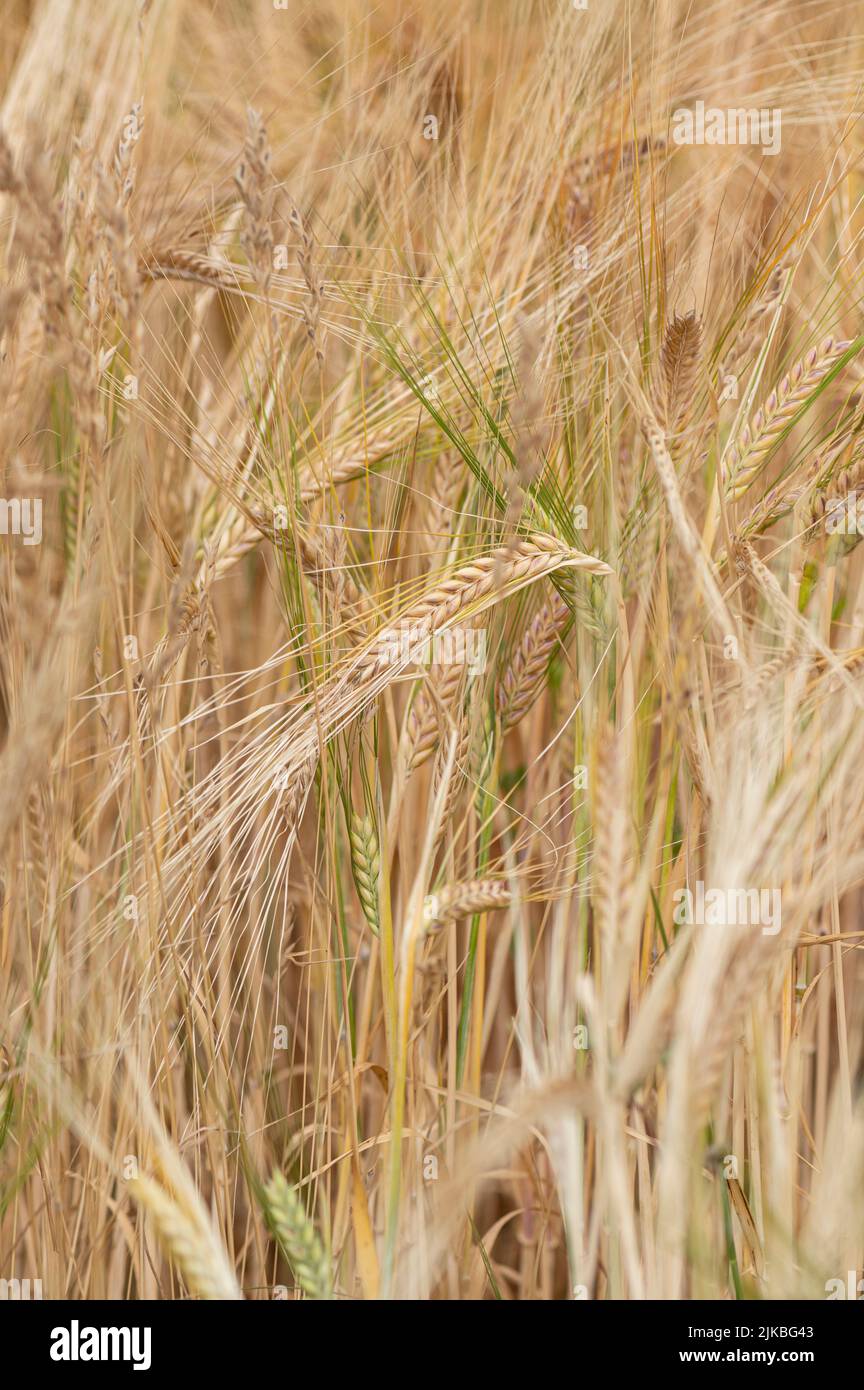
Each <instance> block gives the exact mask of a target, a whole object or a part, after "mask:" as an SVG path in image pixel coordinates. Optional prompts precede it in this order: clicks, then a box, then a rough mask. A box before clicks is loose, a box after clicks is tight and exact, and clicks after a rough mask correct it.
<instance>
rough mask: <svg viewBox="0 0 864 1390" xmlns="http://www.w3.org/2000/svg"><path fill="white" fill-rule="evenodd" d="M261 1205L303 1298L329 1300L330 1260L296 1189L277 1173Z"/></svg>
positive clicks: (330, 1288) (331, 1291)
mask: <svg viewBox="0 0 864 1390" xmlns="http://www.w3.org/2000/svg"><path fill="white" fill-rule="evenodd" d="M262 1202H263V1206H264V1210H265V1213H266V1215H267V1220H268V1222H269V1223H270V1229H271V1230H272V1232H273V1234H274V1236H275V1237H276V1240H277V1242H278V1243H279V1246H280V1247H281V1249H282V1252H283V1254H284V1255H285V1257H286V1259H287V1260H288V1262H289V1263H290V1265H291V1268H292V1269H293V1271H294V1274H295V1276H296V1278H297V1282H298V1284H299V1285H300V1287H301V1289H302V1290H303V1292H304V1293H305V1295H306V1297H307V1298H312V1299H318V1300H320V1299H331V1298H332V1297H333V1280H332V1277H331V1273H330V1260H329V1257H328V1255H327V1252H326V1250H325V1249H324V1244H323V1242H322V1240H321V1237H320V1236H319V1234H318V1232H317V1231H316V1230H315V1227H314V1226H313V1224H312V1222H311V1221H310V1219H309V1217H308V1216H307V1215H306V1209H305V1207H304V1206H303V1203H302V1201H301V1199H300V1196H299V1194H298V1191H297V1188H296V1187H291V1186H290V1184H289V1183H287V1182H286V1180H285V1178H284V1177H283V1176H282V1174H281V1173H279V1172H276V1173H274V1174H273V1176H272V1178H271V1179H270V1181H269V1183H268V1184H267V1186H266V1187H265V1188H264V1190H263V1194H262Z"/></svg>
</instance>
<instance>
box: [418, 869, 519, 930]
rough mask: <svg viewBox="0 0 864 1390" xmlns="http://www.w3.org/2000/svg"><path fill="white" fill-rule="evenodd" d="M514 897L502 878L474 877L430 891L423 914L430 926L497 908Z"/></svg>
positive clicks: (503, 905)
mask: <svg viewBox="0 0 864 1390" xmlns="http://www.w3.org/2000/svg"><path fill="white" fill-rule="evenodd" d="M512 901H513V893H512V891H511V889H510V886H509V884H507V883H506V882H505V881H504V879H503V878H475V879H471V880H470V881H469V882H466V883H451V884H449V885H448V887H446V888H441V889H439V891H438V892H437V893H430V894H429V896H428V897H427V898H426V900H425V902H424V904H423V917H424V919H425V921H426V925H427V926H428V927H438V926H441V925H442V923H444V922H458V921H459V920H460V919H461V918H463V917H473V916H474V914H475V913H478V912H494V911H495V910H496V909H497V908H501V907H507V906H509V904H510V903H511V902H512Z"/></svg>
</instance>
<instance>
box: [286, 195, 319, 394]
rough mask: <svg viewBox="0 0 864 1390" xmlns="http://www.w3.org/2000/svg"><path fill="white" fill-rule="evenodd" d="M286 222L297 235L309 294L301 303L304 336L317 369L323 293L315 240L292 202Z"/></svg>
mask: <svg viewBox="0 0 864 1390" xmlns="http://www.w3.org/2000/svg"><path fill="white" fill-rule="evenodd" d="M288 221H289V222H290V224H291V226H292V227H293V229H294V231H295V232H296V233H297V237H298V240H299V246H298V248H297V260H298V262H299V265H300V273H301V275H302V276H303V279H304V281H305V283H306V289H307V290H308V292H309V297H308V299H306V300H304V302H303V311H302V312H303V322H304V324H305V326H306V336H307V338H308V339H309V342H310V344H311V345H312V348H313V349H314V352H315V356H316V358H317V360H318V365H319V367H321V366H323V365H324V352H323V349H322V347H321V340H320V334H319V326H320V321H321V300H322V298H323V291H322V288H321V280H320V277H319V275H318V271H317V268H316V265H315V238H314V237H313V235H312V228H311V227H310V225H309V221H308V218H305V217H303V216H302V215H301V213H300V210H299V208H298V207H297V206H296V205H295V204H294V203H293V202H292V203H290V207H289V213H288Z"/></svg>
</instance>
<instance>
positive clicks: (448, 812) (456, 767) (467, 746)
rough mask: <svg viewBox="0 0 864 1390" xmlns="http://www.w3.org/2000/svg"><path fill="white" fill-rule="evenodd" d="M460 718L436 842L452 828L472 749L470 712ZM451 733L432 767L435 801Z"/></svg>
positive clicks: (443, 741)
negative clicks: (454, 812) (451, 823)
mask: <svg viewBox="0 0 864 1390" xmlns="http://www.w3.org/2000/svg"><path fill="white" fill-rule="evenodd" d="M457 718H458V719H459V725H458V734H457V742H456V756H455V757H454V759H453V766H452V767H451V769H450V780H449V782H448V783H447V790H446V792H445V795H444V805H443V806H442V808H441V819H440V821H439V823H438V835H437V839H436V844H440V843H441V841H442V840H443V838H444V836H445V835H446V833H447V831H448V830H449V829H451V825H450V822H451V820H452V818H453V810H454V807H455V805H456V801H457V799H458V796H459V792H460V790H461V787H462V783H463V781H464V780H465V765H466V761H467V758H468V754H469V752H470V750H471V720H470V718H469V717H468V712H467V710H466V711H460V712H459V713H458V715H457ZM450 737H451V736H450V734H449V733H448V734H445V736H444V738H442V740H441V742H440V744H439V746H438V752H437V754H436V757H435V763H434V766H433V769H432V800H433V801H435V799H436V797H437V796H438V791H439V788H440V786H441V782H442V779H443V777H444V776H445V773H446V768H447V758H448V755H449V751H450Z"/></svg>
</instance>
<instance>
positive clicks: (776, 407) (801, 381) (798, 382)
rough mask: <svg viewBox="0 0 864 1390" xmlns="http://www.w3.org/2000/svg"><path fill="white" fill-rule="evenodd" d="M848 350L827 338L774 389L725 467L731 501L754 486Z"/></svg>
mask: <svg viewBox="0 0 864 1390" xmlns="http://www.w3.org/2000/svg"><path fill="white" fill-rule="evenodd" d="M848 347H849V343H848V342H847V341H843V340H841V341H839V342H838V341H836V340H835V339H834V338H826V339H825V340H824V342H823V343H822V344H821V345H820V346H819V347H818V348H811V350H810V352H808V354H807V356H806V357H804V358H802V360H801V361H800V362H798V363H796V365H795V366H794V367H793V369H792V371H791V372H789V373H788V374H787V375H786V376H784V378H783V380H782V381H781V382H780V384H779V386H777V387H775V389H774V390H773V391H772V392H771V394H770V396H769V397H768V399H767V401H766V402H765V404H764V406H761V407H760V409H759V410H757V412H756V414H755V415H754V416H753V419H752V421H751V422H750V424H749V425H745V427H744V429H743V430H742V431H741V434H740V436H739V438H738V439H737V440H736V441H735V444H734V445H733V447H732V450H731V452H730V454H729V461H728V464H727V468H726V494H727V496H728V498H729V500H730V501H731V502H737V501H738V500H739V498H741V497H743V496H744V494H745V492H747V490H748V488H750V487H751V486H752V484H753V482H754V481H755V479H756V478H757V476H758V474H759V470H760V468H761V467H762V464H763V463H764V461H765V458H766V457H767V455H768V454H769V453H770V452H771V450H772V449H773V448H774V445H775V444H776V443H777V441H778V439H779V438H780V436H781V435H782V433H783V431H784V430H785V429H786V428H787V426H788V425H789V423H790V421H791V420H792V419H794V417H795V415H796V413H797V412H798V410H799V409H800V407H801V406H802V405H803V404H804V402H805V401H806V400H807V397H808V396H809V395H810V393H811V392H812V391H814V390H815V388H816V387H817V386H818V385H819V383H820V381H821V380H822V378H823V377H824V376H825V374H826V373H827V372H828V371H829V370H830V368H831V367H832V366H833V364H834V363H835V362H836V361H837V359H838V358H839V357H842V355H843V353H844V352H845V351H846V349H847V348H848Z"/></svg>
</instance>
